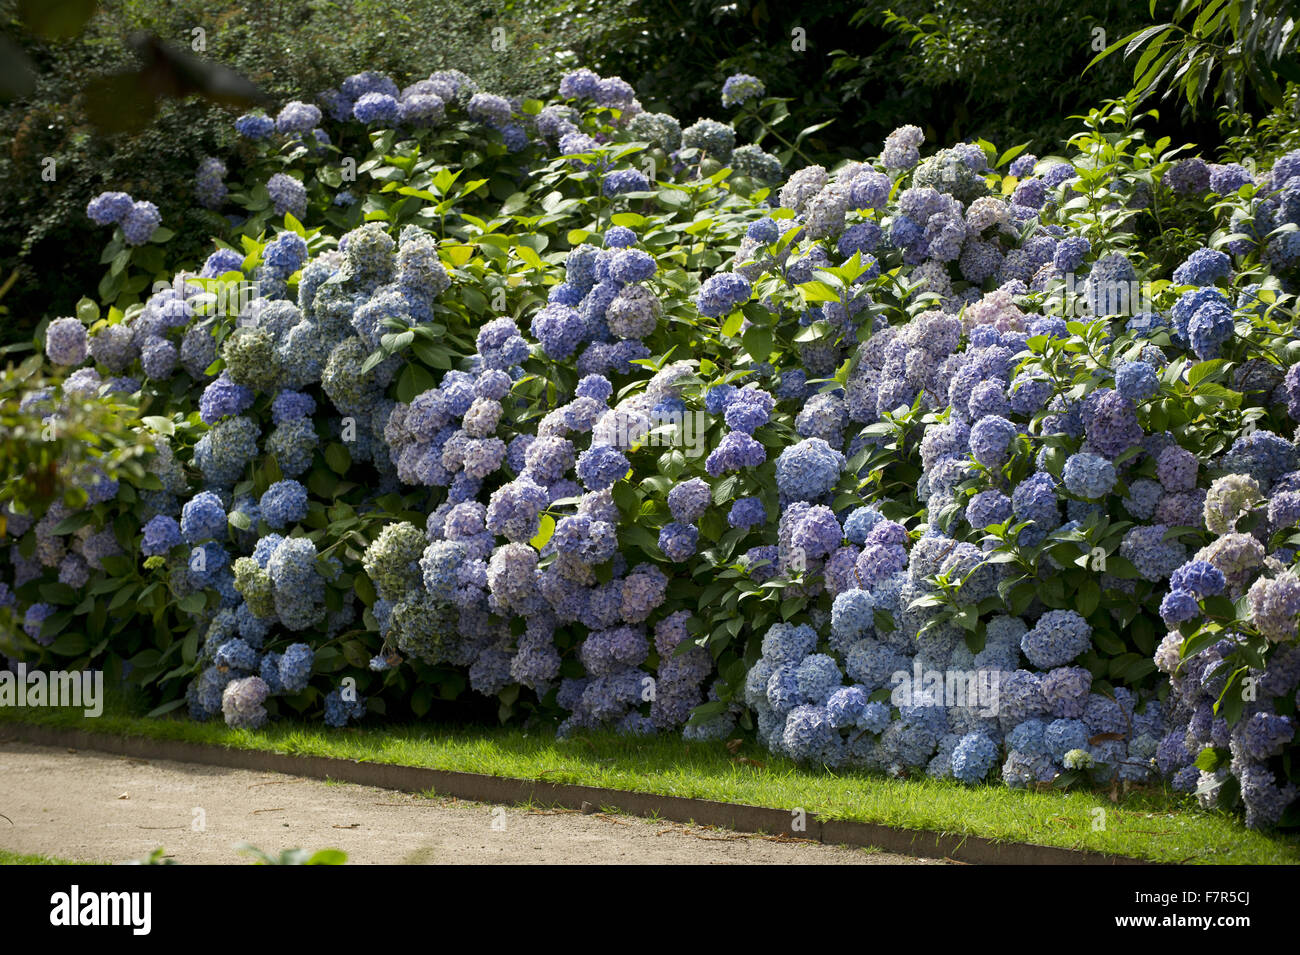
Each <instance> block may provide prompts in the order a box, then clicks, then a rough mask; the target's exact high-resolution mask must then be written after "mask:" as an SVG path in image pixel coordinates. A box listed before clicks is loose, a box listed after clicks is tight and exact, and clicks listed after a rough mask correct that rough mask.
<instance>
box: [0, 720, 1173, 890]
mask: <svg viewBox="0 0 1300 955" xmlns="http://www.w3.org/2000/svg"><path fill="white" fill-rule="evenodd" d="M0 736H3V737H9V738H13V739H17V740H20V741H22V742H25V743H32V744H36V745H41V746H62V747H69V748H72V749H86V750H93V751H97V752H103V753H110V754H113V755H118V756H129V757H132V758H136V759H168V760H175V761H177V762H187V763H199V764H202V765H206V766H221V767H225V768H227V769H247V770H254V771H261V772H274V773H283V774H285V775H289V776H305V777H308V778H311V779H322V780H326V779H329V780H337V781H340V782H349V783H358V784H360V785H363V786H374V787H377V788H380V789H392V790H397V791H400V792H408V793H420V792H430V791H432V792H434V793H437V794H438V795H442V796H454V797H456V798H458V799H468V800H473V801H475V802H483V803H489V804H495V805H519V804H523V803H530V802H531V803H538V804H541V805H553V806H562V807H564V808H566V809H583V808H588V807H595V808H602V809H603V808H612V809H616V810H618V811H620V812H625V813H629V814H631V815H634V816H645V817H653V818H658V819H666V820H670V821H673V822H681V823H695V824H698V825H711V826H720V827H722V828H726V829H734V830H737V831H740V832H764V833H770V834H777V833H785V834H788V835H790V836H793V837H798V838H801V839H814V840H817V841H820V842H824V843H828V844H831V845H848V846H875V847H877V848H880V849H883V850H885V851H886V852H893V853H897V854H900V855H910V856H917V857H920V858H926V859H952V860H954V861H957V862H966V863H971V864H976V865H1146V864H1149V863H1147V862H1146V860H1143V859H1135V858H1131V857H1128V856H1115V855H1105V854H1102V853H1097V852H1090V851H1086V850H1077V849H1062V848H1059V847H1056V846H1042V845H1035V844H1032V843H1021V842H998V841H995V840H992V839H987V838H984V837H982V836H963V835H960V834H952V833H943V832H935V831H932V830H919V829H899V828H895V827H892V826H884V825H878V824H876V823H866V822H852V821H847V820H831V819H828V820H824V821H823V820H820V819H818V818H816V817H815V816H813V815H812V814H809V815H808V817H807V819H806V826H807V829H806V831H792V830H791V823H792V814H791V812H789V811H787V810H783V809H769V808H765V807H762V806H749V805H744V804H741V803H724V802H715V801H713V800H708V799H691V798H687V797H683V796H663V795H657V794H654V793H640V792H634V791H631V790H624V789H605V788H602V787H597V786H579V785H575V784H571V783H552V782H546V781H544V780H532V779H517V778H513V777H508V776H487V775H483V774H481V773H463V772H455V771H451V770H443V769H427V768H424V767H419V766H402V765H398V764H394V763H370V762H364V761H359V760H350V759H339V758H337V757H332V756H290V755H287V754H284V753H273V752H268V751H265V750H251V749H233V748H228V747H224V746H213V745H208V744H204V743H191V742H187V741H182V740H164V739H151V738H149V737H143V736H117V735H112V734H107V733H91V732H87V731H85V730H66V729H56V728H53V727H46V726H33V725H31V724H27V723H21V722H13V723H4V724H0Z"/></svg>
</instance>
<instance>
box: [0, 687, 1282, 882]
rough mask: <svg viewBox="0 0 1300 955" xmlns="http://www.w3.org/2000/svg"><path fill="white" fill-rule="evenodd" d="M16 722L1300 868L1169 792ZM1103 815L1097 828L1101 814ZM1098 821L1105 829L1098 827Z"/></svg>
mask: <svg viewBox="0 0 1300 955" xmlns="http://www.w3.org/2000/svg"><path fill="white" fill-rule="evenodd" d="M7 720H8V721H12V720H23V721H27V722H31V723H40V724H43V725H48V726H60V727H65V728H71V729H81V730H89V731H92V732H99V733H109V734H114V735H119V736H144V737H150V738H155V739H176V740H187V741H190V742H199V743H209V744H216V745H222V746H229V747H234V748H241V749H256V750H270V751H273V752H279V753H288V754H295V755H310V756H334V757H341V758H345V759H357V760H368V761H371V762H381V763H396V764H403V765H408V766H422V767H429V768H434V769H442V770H458V771H462V772H472V773H484V774H488V775H493V776H510V777H517V778H523V779H536V780H545V781H548V782H557V783H577V784H581V785H587V786H605V787H610V788H614V789H626V790H636V791H640V792H651V793H659V794H663V795H671V796H687V797H696V798H703V799H714V800H719V801H725V802H736V803H748V804H750V805H756V806H765V807H772V808H781V809H794V808H796V807H801V808H803V809H805V810H807V811H808V812H809V813H813V814H815V815H817V816H820V817H821V818H823V819H848V820H855V821H860V822H872V823H879V824H884V825H890V826H897V827H900V828H904V829H928V830H935V831H940V832H947V833H959V834H965V835H975V836H984V837H987V838H991V839H998V840H1008V841H1017V842H1030V843H1038V844H1040V845H1050V846H1059V847H1064V848H1071V849H1089V850H1092V851H1094V852H1106V853H1116V854H1122V855H1130V856H1136V857H1140V858H1145V859H1151V860H1155V861H1161V862H1195V863H1263V864H1294V863H1297V862H1300V838H1297V837H1295V836H1279V835H1266V834H1263V833H1259V832H1252V831H1250V830H1248V829H1246V828H1245V827H1244V826H1243V825H1242V823H1241V821H1240V819H1239V818H1238V817H1236V816H1233V815H1230V814H1226V813H1217V812H1204V811H1201V810H1200V809H1198V808H1197V807H1196V805H1195V803H1194V802H1193V801H1192V800H1191V799H1190V798H1188V797H1183V796H1177V795H1174V794H1172V793H1169V792H1167V791H1166V790H1164V789H1145V790H1140V791H1135V792H1130V793H1128V794H1127V795H1125V796H1123V797H1122V798H1120V800H1119V801H1118V802H1112V801H1111V799H1110V796H1109V794H1108V793H1104V792H1083V791H1075V792H1068V793H1066V792H1060V791H1054V790H1053V791H1047V792H1026V791H1017V790H1011V789H1007V788H1006V787H1004V786H1001V785H988V786H979V787H974V788H970V787H966V786H962V785H960V784H957V783H953V782H946V781H940V780H933V779H920V780H896V779H889V778H886V777H884V776H879V775H874V774H866V773H859V772H840V773H832V772H830V771H827V770H813V769H807V768H802V767H799V766H796V765H795V764H794V763H792V762H790V761H789V760H786V759H781V758H775V757H773V756H771V755H770V754H769V753H767V752H766V751H764V750H762V749H761V748H759V747H758V746H756V745H754V744H752V743H745V744H744V745H742V746H741V747H740V748H739V749H738V750H737V751H736V752H735V753H734V754H733V753H732V752H731V751H729V750H728V748H727V747H726V746H725V745H724V744H723V743H709V744H702V743H684V742H682V741H681V740H680V739H678V738H675V737H673V738H663V739H658V738H651V739H632V738H626V737H620V736H616V735H613V734H603V733H602V734H590V735H585V736H581V737H577V738H574V739H570V740H567V741H557V740H556V739H554V737H552V736H550V735H549V733H546V732H544V731H543V733H541V734H538V733H528V732H526V731H524V730H522V729H518V728H515V727H508V728H483V727H459V726H455V727H453V726H435V725H411V726H388V727H372V728H368V729H360V728H357V729H348V730H343V731H338V730H329V729H328V728H326V727H324V726H321V725H319V724H312V725H307V724H301V723H288V722H285V723H280V724H277V725H274V726H272V727H269V728H267V729H264V730H259V731H250V730H232V729H228V728H227V727H225V726H224V725H222V724H219V723H217V724H213V723H208V724H203V723H194V722H190V721H188V720H183V719H170V718H161V719H147V718H145V717H144V716H142V715H139V711H138V710H136V709H135V708H134V707H132V706H131V705H130V704H129V703H128V702H127V701H126V700H124V699H122V698H117V699H112V700H110V701H109V702H108V703H107V704H106V706H105V710H104V714H103V716H101V717H100V718H98V719H93V720H88V719H84V718H83V717H82V715H81V712H80V711H79V710H75V711H64V710H55V709H43V710H28V711H24V710H19V709H0V722H3V721H7ZM1098 808H1101V809H1103V810H1105V815H1104V819H1102V818H1101V817H1099V816H1098V814H1097V813H1096V812H1095V810H1096V809H1098ZM1095 820H1097V821H1099V822H1101V823H1102V824H1101V825H1095V822H1094V821H1095Z"/></svg>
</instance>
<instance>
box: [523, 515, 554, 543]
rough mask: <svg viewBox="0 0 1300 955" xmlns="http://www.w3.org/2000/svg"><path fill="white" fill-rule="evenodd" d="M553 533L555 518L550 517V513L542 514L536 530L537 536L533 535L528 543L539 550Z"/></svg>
mask: <svg viewBox="0 0 1300 955" xmlns="http://www.w3.org/2000/svg"><path fill="white" fill-rule="evenodd" d="M554 533H555V518H553V517H551V515H550V514H543V515H542V520H541V526H540V528H539V529H538V531H537V536H535V537H534V538H533V539H532V540H530V541H529V542H528V543H529V544H531V545H532V546H533V547H534V548H535V549H537V550H541V549H542V548H543V547H545V546H546V542H547V541H549V540H550V539H551V535H552V534H554Z"/></svg>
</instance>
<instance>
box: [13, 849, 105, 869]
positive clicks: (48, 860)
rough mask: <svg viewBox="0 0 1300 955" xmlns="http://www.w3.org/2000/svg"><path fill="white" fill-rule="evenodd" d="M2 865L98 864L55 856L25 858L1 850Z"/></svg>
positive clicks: (19, 853) (17, 853)
mask: <svg viewBox="0 0 1300 955" xmlns="http://www.w3.org/2000/svg"><path fill="white" fill-rule="evenodd" d="M0 865H97V863H94V862H74V861H73V860H72V859H56V858H55V857H54V856H25V855H23V854H22V853H21V852H10V851H9V850H8V849H0Z"/></svg>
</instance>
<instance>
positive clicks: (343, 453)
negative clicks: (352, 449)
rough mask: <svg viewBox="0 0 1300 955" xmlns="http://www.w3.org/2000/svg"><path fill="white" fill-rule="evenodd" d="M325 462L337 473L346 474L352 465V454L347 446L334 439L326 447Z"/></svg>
mask: <svg viewBox="0 0 1300 955" xmlns="http://www.w3.org/2000/svg"><path fill="white" fill-rule="evenodd" d="M325 463H326V464H328V465H329V468H330V470H331V471H333V472H334V473H335V474H338V475H344V474H347V473H348V468H349V467H351V465H352V455H351V454H349V453H348V449H347V447H346V446H344V445H343V444H340V443H339V442H338V441H334V442H332V443H331V444H329V445H327V446H326V448H325Z"/></svg>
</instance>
